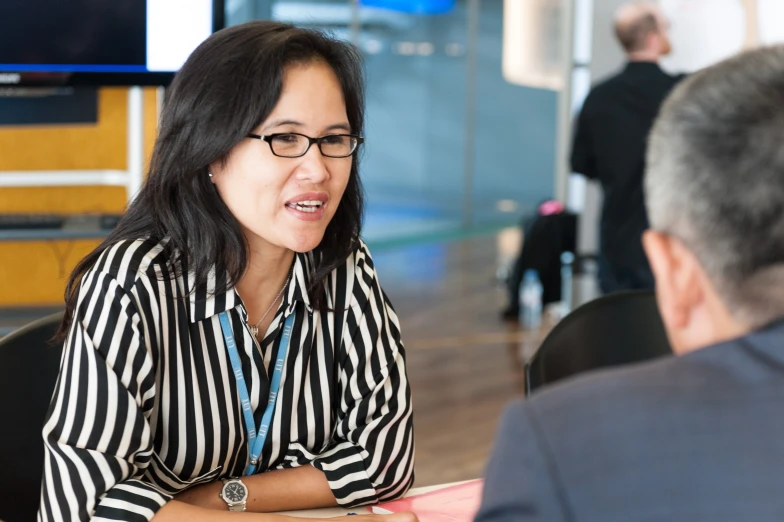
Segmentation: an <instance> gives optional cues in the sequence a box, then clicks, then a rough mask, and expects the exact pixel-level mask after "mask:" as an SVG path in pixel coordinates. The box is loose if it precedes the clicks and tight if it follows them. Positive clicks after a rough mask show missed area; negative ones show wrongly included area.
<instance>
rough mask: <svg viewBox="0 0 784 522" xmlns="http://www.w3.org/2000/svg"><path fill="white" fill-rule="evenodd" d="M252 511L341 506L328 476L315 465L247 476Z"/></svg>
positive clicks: (246, 483)
mask: <svg viewBox="0 0 784 522" xmlns="http://www.w3.org/2000/svg"><path fill="white" fill-rule="evenodd" d="M242 481H243V482H245V485H246V486H248V511H254V512H256V513H269V512H274V511H292V510H296V509H315V508H324V507H334V506H337V505H338V503H337V500H335V495H333V494H332V490H331V489H330V487H329V482H327V477H326V475H324V473H322V472H321V471H319V470H318V469H316V468H314V467H313V466H311V465H305V466H300V467H298V468H291V469H281V470H275V471H268V472H266V473H261V474H259V475H253V476H250V477H243V478H242Z"/></svg>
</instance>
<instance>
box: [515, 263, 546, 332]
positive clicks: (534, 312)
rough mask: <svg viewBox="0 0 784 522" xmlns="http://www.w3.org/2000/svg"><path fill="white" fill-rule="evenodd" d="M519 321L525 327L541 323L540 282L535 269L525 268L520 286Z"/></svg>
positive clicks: (530, 327)
mask: <svg viewBox="0 0 784 522" xmlns="http://www.w3.org/2000/svg"><path fill="white" fill-rule="evenodd" d="M520 322H521V323H522V325H523V327H525V328H527V329H536V328H539V327H540V326H541V324H542V283H541V282H540V281H539V273H538V272H537V271H536V270H526V271H525V275H524V276H523V284H522V285H521V286H520Z"/></svg>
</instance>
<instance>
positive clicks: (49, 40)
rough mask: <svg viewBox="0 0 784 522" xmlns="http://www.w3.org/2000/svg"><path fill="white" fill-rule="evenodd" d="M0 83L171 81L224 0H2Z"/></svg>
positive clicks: (217, 22)
mask: <svg viewBox="0 0 784 522" xmlns="http://www.w3.org/2000/svg"><path fill="white" fill-rule="evenodd" d="M0 4H2V5H1V6H0V84H4V85H66V84H67V85H79V84H91V85H166V84H167V83H169V81H171V78H172V77H173V75H174V73H175V72H176V71H177V70H179V68H180V67H181V66H182V64H183V63H184V62H185V60H186V59H187V58H188V55H189V54H190V53H191V52H192V51H193V50H194V49H195V48H196V47H197V46H198V45H199V44H200V43H201V42H202V41H204V40H205V39H206V38H207V37H208V36H209V35H210V34H211V33H212V32H213V31H215V30H217V29H220V28H221V27H222V26H223V0H68V1H67V2H64V1H62V0H2V2H0Z"/></svg>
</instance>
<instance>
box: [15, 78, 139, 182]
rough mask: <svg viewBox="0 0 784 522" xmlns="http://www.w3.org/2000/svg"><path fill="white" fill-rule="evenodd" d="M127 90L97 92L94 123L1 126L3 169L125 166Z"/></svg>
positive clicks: (113, 167) (109, 89)
mask: <svg viewBox="0 0 784 522" xmlns="http://www.w3.org/2000/svg"><path fill="white" fill-rule="evenodd" d="M127 110H128V90H127V89H125V88H104V89H101V90H100V91H99V92H98V123H97V124H95V125H67V126H66V125H62V126H49V125H41V126H39V125H26V126H20V127H1V128H0V150H2V151H3V153H2V154H0V170H60V169H62V170H68V169H119V170H122V169H124V168H125V142H126V135H127V133H126V123H127V118H126V114H127Z"/></svg>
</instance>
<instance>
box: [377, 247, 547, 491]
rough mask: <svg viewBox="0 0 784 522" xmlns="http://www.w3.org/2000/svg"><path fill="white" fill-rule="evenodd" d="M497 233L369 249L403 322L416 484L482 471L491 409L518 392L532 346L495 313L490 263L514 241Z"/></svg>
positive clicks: (509, 251)
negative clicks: (524, 365)
mask: <svg viewBox="0 0 784 522" xmlns="http://www.w3.org/2000/svg"><path fill="white" fill-rule="evenodd" d="M504 239H508V237H507V238H504V237H501V238H499V237H497V236H487V237H479V238H472V239H466V240H461V241H456V242H451V243H443V244H428V245H415V246H410V247H401V248H396V249H394V250H389V251H385V250H381V251H378V252H373V257H374V260H375V263H376V269H377V271H378V273H379V277H380V279H381V284H382V286H383V287H384V289H385V291H386V292H387V294H388V295H389V298H390V300H391V301H392V303H393V305H394V306H395V309H396V310H397V313H398V315H399V317H400V320H401V324H402V328H403V339H404V342H405V345H406V351H407V356H408V373H409V378H410V381H411V387H412V392H413V401H414V426H415V437H416V439H415V440H416V458H417V461H416V474H417V478H416V485H417V486H427V485H431V484H438V483H444V482H453V481H458V480H467V479H472V478H477V477H480V476H482V474H483V471H484V467H485V463H486V460H487V458H488V456H489V452H490V449H491V447H492V442H493V438H494V434H495V429H496V425H497V422H498V419H499V416H500V415H501V413H502V411H503V409H504V406H505V404H507V403H508V402H509V401H510V400H512V399H514V398H516V397H519V396H521V395H522V393H523V389H524V373H523V357H524V356H526V357H527V356H528V355H527V353H528V352H530V351H531V350H532V349H535V346H532V345H531V341H530V339H527V338H526V337H525V334H524V333H523V332H520V331H518V328H517V327H516V326H514V325H509V324H507V323H504V322H502V321H501V320H500V319H499V312H500V310H501V309H502V308H503V306H504V304H505V290H504V289H503V288H502V287H501V286H500V285H499V284H498V282H497V280H496V278H495V273H496V268H497V266H498V264H499V262H503V260H504V258H506V257H508V256H509V255H513V253H514V250H516V248H517V247H516V246H515V245H514V244H513V243H514V241H512V242H511V243H510V242H509V241H504ZM504 250H506V251H504Z"/></svg>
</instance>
